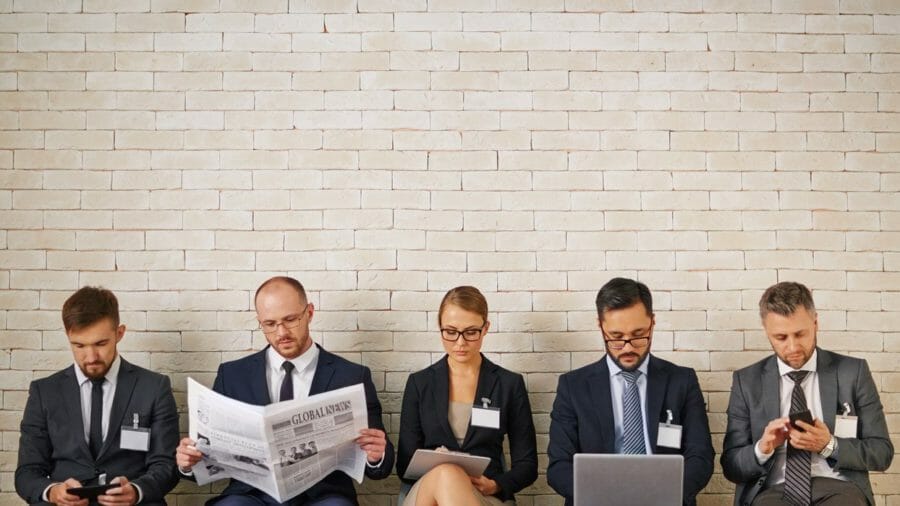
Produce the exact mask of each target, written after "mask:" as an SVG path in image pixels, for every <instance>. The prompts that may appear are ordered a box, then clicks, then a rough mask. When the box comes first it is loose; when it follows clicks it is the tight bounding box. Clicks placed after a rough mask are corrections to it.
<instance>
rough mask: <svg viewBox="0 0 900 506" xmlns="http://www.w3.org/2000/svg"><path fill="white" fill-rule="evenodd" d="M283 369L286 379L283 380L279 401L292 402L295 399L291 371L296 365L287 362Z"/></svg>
mask: <svg viewBox="0 0 900 506" xmlns="http://www.w3.org/2000/svg"><path fill="white" fill-rule="evenodd" d="M281 368H282V369H284V379H283V380H281V395H279V397H278V400H279V401H290V400H292V399H293V398H294V380H293V378H291V371H293V370H294V363H293V362H291V361H289V360H285V361H284V363H283V364H281Z"/></svg>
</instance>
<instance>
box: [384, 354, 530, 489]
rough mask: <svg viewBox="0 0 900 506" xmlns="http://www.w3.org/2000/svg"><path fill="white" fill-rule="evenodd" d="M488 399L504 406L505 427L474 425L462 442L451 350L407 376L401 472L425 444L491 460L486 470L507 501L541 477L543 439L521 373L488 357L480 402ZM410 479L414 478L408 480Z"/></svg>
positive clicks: (481, 374)
mask: <svg viewBox="0 0 900 506" xmlns="http://www.w3.org/2000/svg"><path fill="white" fill-rule="evenodd" d="M482 398H487V399H490V400H491V402H490V404H489V406H490V407H492V408H500V429H499V430H498V429H489V428H486V427H474V426H472V425H471V424H469V429H468V430H467V431H466V437H465V439H464V440H463V443H462V445H460V444H458V443H457V442H456V437H455V436H454V435H453V431H452V429H451V428H450V421H449V420H448V418H447V411H448V408H449V406H450V368H449V366H448V365H447V356H446V355H445V356H444V357H443V358H442V359H441V360H439V361H438V362H437V363H435V364H434V365H432V366H430V367H427V368H425V369H423V370H421V371H419V372H417V373H414V374H411V375H410V376H409V378H408V379H407V380H406V391H405V392H404V393H403V408H402V411H401V413H400V440H399V444H398V446H399V450H398V455H397V474H398V475H399V476H401V477H402V476H403V475H404V474H405V473H406V468H407V467H409V462H410V460H412V456H413V454H414V453H416V450H418V449H419V448H426V449H434V448H437V447H439V446H445V447H447V448H448V449H449V450H452V451H462V452H466V453H471V454H472V455H480V456H482V457H488V458H490V459H491V462H490V464H488V467H487V469H485V470H484V475H485V476H486V477H488V478H490V479H492V480H494V481H496V482H497V485H499V486H500V492H499V493H498V494H497V497H499V498H500V499H502V500H504V501H506V500H508V499H513V496H514V494H515V493H516V492H518V491H520V490H522V489H523V488H525V487H527V486H528V485H531V484H532V483H534V480H536V479H537V442H536V440H535V435H534V421H533V420H532V418H531V404H530V403H529V401H528V392H527V391H526V390H525V381H524V380H523V379H522V376H521V375H520V374H516V373H514V372H511V371H507V370H506V369H504V368H502V367H500V366H498V365H497V364H494V363H493V362H491V361H490V360H488V359H487V358H485V357H484V356H482V358H481V369H480V370H479V372H478V386H477V387H476V390H475V403H476V404H478V405H479V406H480V405H481V404H480V402H481V399H482ZM504 434H506V435H507V436H508V437H509V453H510V461H511V462H510V464H511V466H510V468H509V470H505V469H503V464H502V459H503V435H504ZM404 481H407V482H410V483H411V481H410V480H404Z"/></svg>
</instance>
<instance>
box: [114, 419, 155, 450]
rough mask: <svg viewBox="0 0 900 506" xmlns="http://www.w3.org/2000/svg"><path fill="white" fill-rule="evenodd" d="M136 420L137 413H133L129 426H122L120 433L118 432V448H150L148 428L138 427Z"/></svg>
mask: <svg viewBox="0 0 900 506" xmlns="http://www.w3.org/2000/svg"><path fill="white" fill-rule="evenodd" d="M138 420H139V417H138V414H137V413H135V414H134V415H133V416H132V422H131V427H128V426H127V425H124V426H122V433H121V434H119V448H121V449H123V450H134V451H138V452H145V451H147V450H149V449H150V429H149V428H143V427H138Z"/></svg>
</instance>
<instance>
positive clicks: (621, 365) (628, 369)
mask: <svg viewBox="0 0 900 506" xmlns="http://www.w3.org/2000/svg"><path fill="white" fill-rule="evenodd" d="M649 356H650V353H649V352H647V353H646V354H645V355H644V356H643V357H641V359H640V360H638V361H637V363H635V364H634V365H633V366H631V367H625V366H624V365H623V364H622V362H620V361H619V359H618V358H616V357H613V356H612V355H610V356H609V358H611V359H612V361H613V362H614V363H615V364H616V365H617V366H619V369H622V370H623V371H628V372H631V371H637V370H638V368H639V367H640V366H642V365H643V364H644V361H646V360H647V357H649Z"/></svg>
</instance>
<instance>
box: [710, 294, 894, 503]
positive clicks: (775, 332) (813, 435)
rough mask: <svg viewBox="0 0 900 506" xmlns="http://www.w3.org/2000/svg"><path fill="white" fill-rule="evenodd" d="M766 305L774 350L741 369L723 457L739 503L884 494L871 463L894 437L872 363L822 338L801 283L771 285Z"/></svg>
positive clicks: (887, 451)
mask: <svg viewBox="0 0 900 506" xmlns="http://www.w3.org/2000/svg"><path fill="white" fill-rule="evenodd" d="M759 313H760V317H761V318H762V323H763V327H764V329H765V332H766V336H767V337H768V338H769V343H770V344H771V345H772V350H773V351H774V352H775V355H774V356H772V357H768V358H766V359H763V360H761V361H759V362H757V363H755V364H753V365H751V366H749V367H745V368H744V369H741V370H739V371H737V372H735V373H734V378H733V381H732V385H731V398H730V400H729V403H728V428H727V430H726V433H725V442H724V445H723V453H722V459H721V463H722V469H723V471H724V473H725V477H726V478H728V479H729V480H731V481H733V482H735V483H737V489H736V491H735V500H734V504H735V505H750V504H752V505H754V506H758V505H763V506H767V505H783V504H786V505H794V506H809V505H812V504H815V505H820V504H833V505H839V506H850V505H859V506H865V505H873V504H875V500H874V497H873V495H872V486H871V484H870V483H869V471H883V470H884V469H886V468H887V467H888V466H889V465H890V464H891V460H892V459H893V456H894V447H893V445H892V444H891V440H890V438H889V436H888V429H887V424H886V422H885V417H884V409H883V408H882V405H881V400H880V399H879V396H878V390H877V389H876V387H875V382H874V381H873V380H872V374H871V373H870V372H869V367H868V364H867V363H866V361H865V360H861V359H857V358H852V357H848V356H844V355H838V354H836V353H832V352H829V351H825V350H822V349H819V348H817V346H816V332H817V330H818V319H817V315H816V308H815V305H814V303H813V299H812V294H811V293H810V291H809V289H808V288H806V287H805V286H803V285H802V284H800V283H793V282H782V283H778V284H776V285H773V286H771V287H769V288H768V289H767V290H766V291H765V293H763V295H762V298H761V299H760V301H759Z"/></svg>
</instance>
